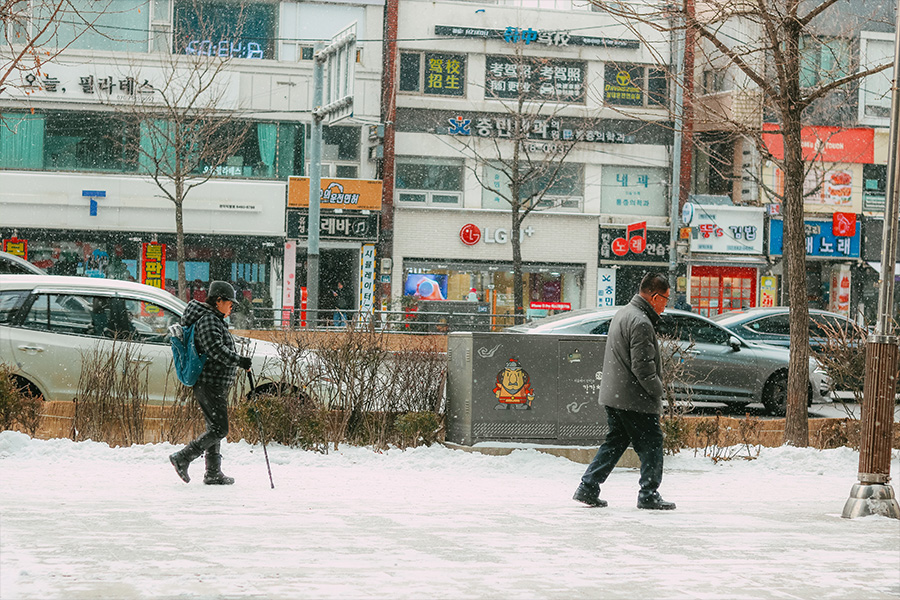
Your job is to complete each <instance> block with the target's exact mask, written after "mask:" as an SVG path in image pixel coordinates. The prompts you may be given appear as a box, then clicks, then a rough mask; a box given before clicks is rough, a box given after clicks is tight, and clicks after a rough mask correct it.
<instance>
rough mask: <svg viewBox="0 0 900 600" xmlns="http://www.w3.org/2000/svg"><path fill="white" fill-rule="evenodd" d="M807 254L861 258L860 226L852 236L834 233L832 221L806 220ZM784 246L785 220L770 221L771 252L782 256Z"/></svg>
mask: <svg viewBox="0 0 900 600" xmlns="http://www.w3.org/2000/svg"><path fill="white" fill-rule="evenodd" d="M805 225H806V255H807V256H824V257H834V258H848V257H849V258H859V240H860V227H859V223H857V224H856V231H855V232H854V234H853V236H852V237H838V236H836V235H834V231H833V228H832V223H831V221H805ZM783 248H784V221H782V220H781V219H772V220H771V221H769V254H770V255H772V256H781V255H782V253H783Z"/></svg>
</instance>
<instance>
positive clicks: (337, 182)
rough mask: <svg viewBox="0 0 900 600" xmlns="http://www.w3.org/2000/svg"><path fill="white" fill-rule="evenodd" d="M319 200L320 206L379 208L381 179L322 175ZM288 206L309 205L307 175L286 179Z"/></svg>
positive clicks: (354, 208) (352, 208) (361, 208)
mask: <svg viewBox="0 0 900 600" xmlns="http://www.w3.org/2000/svg"><path fill="white" fill-rule="evenodd" d="M319 202H320V204H319V206H321V207H322V208H345V209H350V210H381V181H379V180H371V179H331V178H325V177H323V178H322V193H321V194H320V196H319ZM288 206H290V207H292V208H306V207H308V206H309V177H291V178H289V179H288Z"/></svg>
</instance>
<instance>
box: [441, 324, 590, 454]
mask: <svg viewBox="0 0 900 600" xmlns="http://www.w3.org/2000/svg"><path fill="white" fill-rule="evenodd" d="M605 346H606V336H592V335H542V334H522V333H473V332H461V333H451V334H450V335H449V336H448V347H447V350H448V355H449V366H448V377H447V441H449V442H453V443H457V444H463V445H473V444H477V443H478V442H488V441H520V442H537V443H546V444H565V445H598V444H600V443H602V442H603V440H604V439H605V438H606V432H607V425H606V411H605V410H604V409H603V407H601V406H600V404H599V402H598V396H599V391H600V376H601V374H602V371H603V350H604V348H605Z"/></svg>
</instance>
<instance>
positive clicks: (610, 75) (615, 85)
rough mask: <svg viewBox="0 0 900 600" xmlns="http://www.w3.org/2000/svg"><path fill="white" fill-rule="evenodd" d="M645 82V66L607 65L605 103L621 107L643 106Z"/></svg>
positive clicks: (604, 87)
mask: <svg viewBox="0 0 900 600" xmlns="http://www.w3.org/2000/svg"><path fill="white" fill-rule="evenodd" d="M643 82H644V67H643V66H639V65H629V66H624V67H618V66H616V65H607V66H606V81H605V83H604V85H603V101H604V102H606V103H609V104H617V105H620V106H643V104H644V87H643V86H644V83H643Z"/></svg>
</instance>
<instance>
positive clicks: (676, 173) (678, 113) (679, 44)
mask: <svg viewBox="0 0 900 600" xmlns="http://www.w3.org/2000/svg"><path fill="white" fill-rule="evenodd" d="M898 1H900V0H898ZM677 14H678V13H676V15H677ZM682 25H684V20H683V19H681V18H678V20H677V22H676V23H675V27H673V28H672V50H673V57H672V68H673V71H674V72H675V75H676V77H677V76H678V74H679V73H683V72H684V38H682V37H681V35H680V32H681V31H682V29H681V26H682ZM679 79H683V78H679ZM683 111H684V89H683V87H682V82H681V81H679V82H678V83H676V84H675V132H674V133H675V136H674V139H673V140H672V177H671V179H670V183H669V287H670V288H671V289H672V290H675V289H676V288H677V285H678V247H677V246H678V225H679V215H680V212H681V141H682V137H681V133H682V131H681V130H682V128H683V127H684V119H683Z"/></svg>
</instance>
